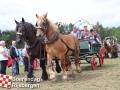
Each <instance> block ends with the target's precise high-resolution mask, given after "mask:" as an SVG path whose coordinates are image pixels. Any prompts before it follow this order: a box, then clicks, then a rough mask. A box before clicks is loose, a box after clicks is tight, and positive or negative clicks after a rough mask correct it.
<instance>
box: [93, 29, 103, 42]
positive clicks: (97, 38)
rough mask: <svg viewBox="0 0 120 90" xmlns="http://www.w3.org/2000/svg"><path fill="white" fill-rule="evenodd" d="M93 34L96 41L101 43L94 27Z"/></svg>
mask: <svg viewBox="0 0 120 90" xmlns="http://www.w3.org/2000/svg"><path fill="white" fill-rule="evenodd" d="M93 34H94V36H95V40H96V42H97V43H99V44H102V42H101V38H100V35H99V34H98V33H97V32H96V29H93Z"/></svg>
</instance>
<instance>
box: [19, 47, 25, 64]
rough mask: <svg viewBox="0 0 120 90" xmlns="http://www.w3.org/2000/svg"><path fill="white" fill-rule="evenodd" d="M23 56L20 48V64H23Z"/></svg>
mask: <svg viewBox="0 0 120 90" xmlns="http://www.w3.org/2000/svg"><path fill="white" fill-rule="evenodd" d="M23 57H24V53H23V51H22V49H21V50H20V61H21V64H22V65H23Z"/></svg>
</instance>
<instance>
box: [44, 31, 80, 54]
mask: <svg viewBox="0 0 120 90" xmlns="http://www.w3.org/2000/svg"><path fill="white" fill-rule="evenodd" d="M59 33H60V31H59V30H57V32H56V33H55V35H54V37H53V38H52V39H51V40H50V41H45V44H51V43H53V42H54V41H56V40H58V38H60V39H61V41H62V42H63V43H64V44H65V46H66V47H67V51H66V53H65V55H67V53H68V52H69V51H72V52H78V53H79V51H78V50H74V49H72V48H70V47H69V46H68V45H67V43H66V42H65V41H64V40H63V39H62V38H61V37H59ZM73 41H74V39H73ZM74 43H75V41H74ZM75 46H76V49H77V45H76V43H75Z"/></svg>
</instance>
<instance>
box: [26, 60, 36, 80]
mask: <svg viewBox="0 0 120 90" xmlns="http://www.w3.org/2000/svg"><path fill="white" fill-rule="evenodd" d="M33 60H34V59H29V70H28V75H27V78H35V77H34V75H33Z"/></svg>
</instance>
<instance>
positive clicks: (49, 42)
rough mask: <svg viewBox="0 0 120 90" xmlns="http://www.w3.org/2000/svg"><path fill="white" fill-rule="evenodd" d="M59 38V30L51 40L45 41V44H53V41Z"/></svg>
mask: <svg viewBox="0 0 120 90" xmlns="http://www.w3.org/2000/svg"><path fill="white" fill-rule="evenodd" d="M58 38H59V30H58V31H57V32H56V33H55V35H54V37H53V38H52V39H51V40H50V41H47V40H46V41H44V42H45V44H51V43H53V42H54V41H55V40H57V39H58Z"/></svg>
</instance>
